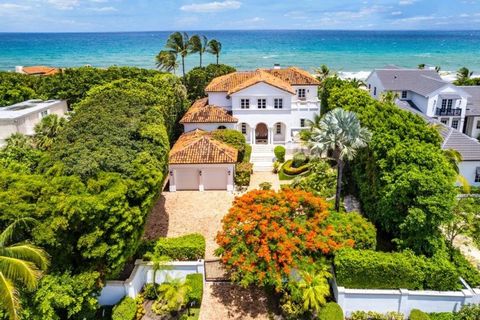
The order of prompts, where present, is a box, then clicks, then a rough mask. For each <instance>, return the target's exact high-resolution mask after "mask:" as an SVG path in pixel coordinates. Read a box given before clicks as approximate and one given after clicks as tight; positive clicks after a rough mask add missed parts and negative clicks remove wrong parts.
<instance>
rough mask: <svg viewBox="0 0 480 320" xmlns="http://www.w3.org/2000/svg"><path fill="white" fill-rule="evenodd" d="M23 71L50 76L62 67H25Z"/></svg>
mask: <svg viewBox="0 0 480 320" xmlns="http://www.w3.org/2000/svg"><path fill="white" fill-rule="evenodd" d="M22 72H23V73H26V74H28V75H42V76H49V75H53V74H56V73H58V72H60V69H58V68H54V67H46V66H31V67H23V68H22Z"/></svg>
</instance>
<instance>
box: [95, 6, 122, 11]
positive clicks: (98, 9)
mask: <svg viewBox="0 0 480 320" xmlns="http://www.w3.org/2000/svg"><path fill="white" fill-rule="evenodd" d="M90 10H92V11H95V12H115V11H118V10H117V8H115V7H100V8H90Z"/></svg>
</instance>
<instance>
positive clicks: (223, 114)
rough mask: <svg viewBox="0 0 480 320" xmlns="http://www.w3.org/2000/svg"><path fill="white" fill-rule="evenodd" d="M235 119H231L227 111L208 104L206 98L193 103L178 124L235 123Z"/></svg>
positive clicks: (236, 120)
mask: <svg viewBox="0 0 480 320" xmlns="http://www.w3.org/2000/svg"><path fill="white" fill-rule="evenodd" d="M236 122H238V119H237V118H234V117H232V116H231V115H230V114H229V113H228V112H227V110H225V109H224V108H222V107H217V106H214V105H209V104H208V98H203V99H199V100H197V101H195V103H194V104H193V105H192V106H191V107H190V109H188V111H187V113H185V115H184V116H183V118H182V119H181V120H180V123H182V124H183V123H236Z"/></svg>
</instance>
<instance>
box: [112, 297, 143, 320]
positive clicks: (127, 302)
mask: <svg viewBox="0 0 480 320" xmlns="http://www.w3.org/2000/svg"><path fill="white" fill-rule="evenodd" d="M136 314H137V303H136V302H135V300H134V299H132V298H130V297H125V298H123V299H122V301H120V302H119V303H118V304H117V305H116V306H115V307H114V308H113V312H112V320H135V316H136Z"/></svg>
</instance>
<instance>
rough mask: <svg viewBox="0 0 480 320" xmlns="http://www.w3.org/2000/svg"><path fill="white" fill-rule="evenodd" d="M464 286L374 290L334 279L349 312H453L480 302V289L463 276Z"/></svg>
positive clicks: (339, 299)
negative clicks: (351, 286)
mask: <svg viewBox="0 0 480 320" xmlns="http://www.w3.org/2000/svg"><path fill="white" fill-rule="evenodd" d="M460 281H461V282H462V285H463V287H464V289H462V290H461V291H416V290H407V289H399V290H371V289H346V288H344V287H338V286H337V284H336V282H335V280H333V281H332V282H331V285H332V289H333V293H334V296H335V300H336V301H337V303H338V304H339V305H340V307H342V310H343V312H344V313H345V315H346V316H349V315H351V313H352V312H354V311H358V310H362V311H376V312H380V313H387V312H389V311H396V312H401V313H403V314H404V315H405V316H408V315H409V314H410V312H411V311H412V310H413V309H419V310H422V311H424V312H453V311H458V310H460V308H461V307H462V306H463V305H465V304H471V303H480V289H472V288H470V286H469V285H468V284H467V283H466V282H465V281H464V280H463V279H460Z"/></svg>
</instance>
